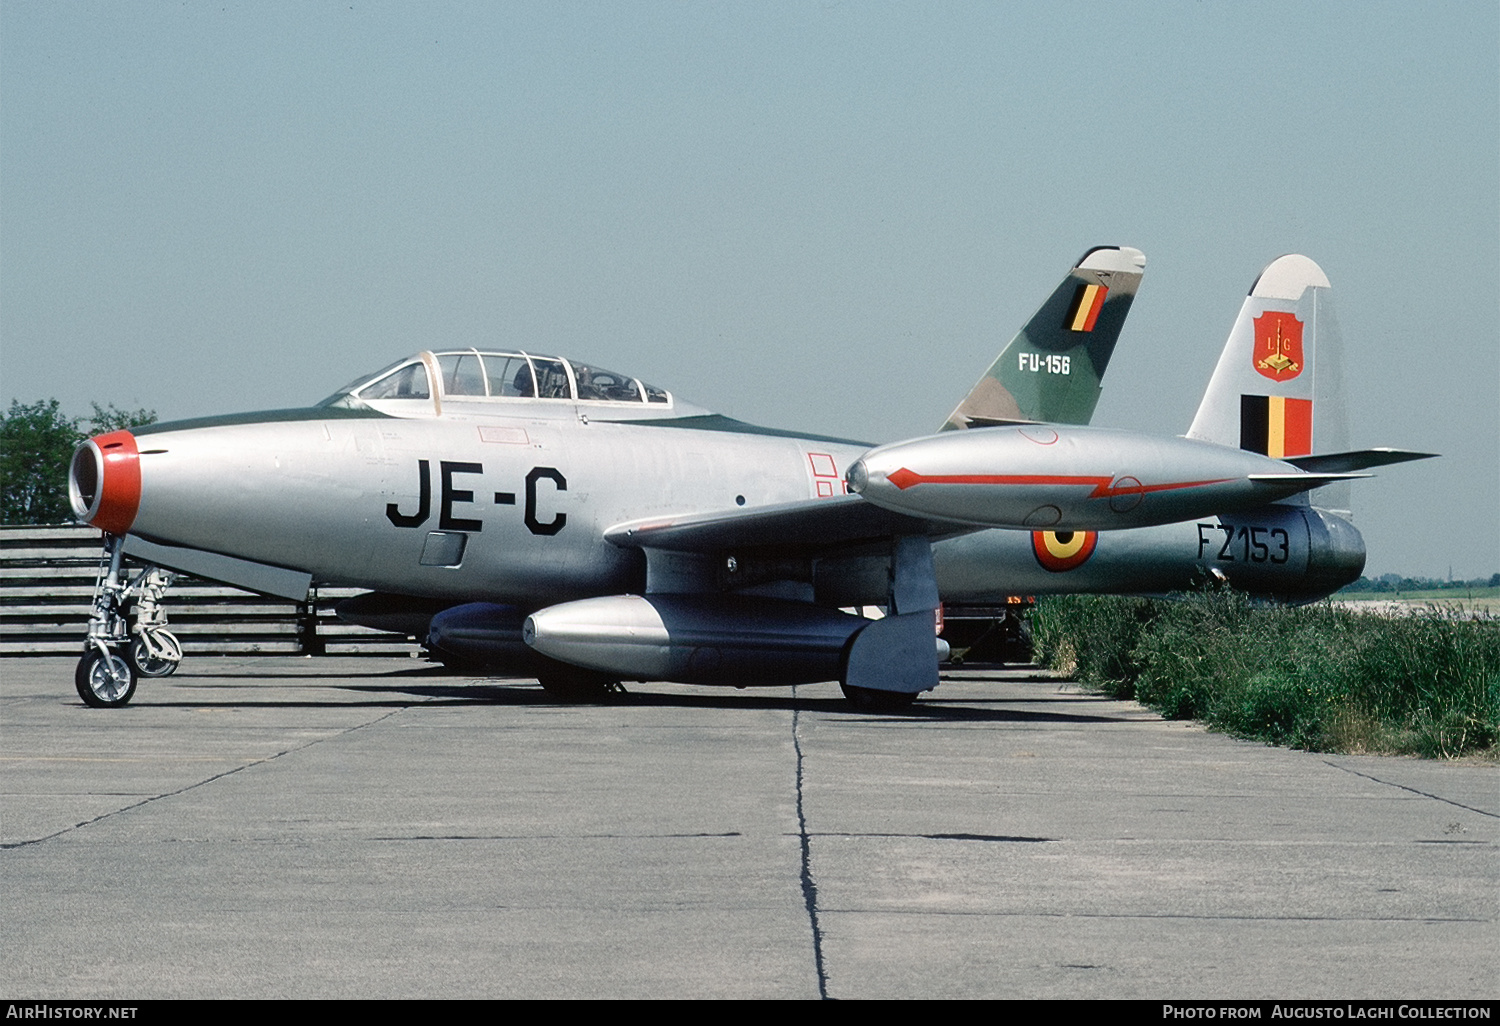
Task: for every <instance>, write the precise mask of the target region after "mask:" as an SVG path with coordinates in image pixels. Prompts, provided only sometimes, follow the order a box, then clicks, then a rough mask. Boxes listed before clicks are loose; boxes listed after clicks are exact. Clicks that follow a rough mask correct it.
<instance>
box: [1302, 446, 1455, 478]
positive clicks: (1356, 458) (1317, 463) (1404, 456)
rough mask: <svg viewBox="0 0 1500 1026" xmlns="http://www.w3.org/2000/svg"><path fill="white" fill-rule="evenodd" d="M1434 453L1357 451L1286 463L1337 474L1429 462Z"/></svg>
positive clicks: (1407, 450) (1408, 450) (1307, 457)
mask: <svg viewBox="0 0 1500 1026" xmlns="http://www.w3.org/2000/svg"><path fill="white" fill-rule="evenodd" d="M1438 455H1439V454H1438V453H1435V452H1414V451H1412V450H1410V449H1359V450H1357V451H1355V452H1331V453H1325V454H1323V455H1321V456H1292V457H1289V458H1288V459H1287V460H1286V462H1288V463H1290V464H1291V465H1292V466H1294V467H1298V468H1299V469H1302V470H1305V471H1307V472H1308V473H1309V474H1339V473H1346V472H1348V471H1351V470H1368V469H1369V468H1371V467H1384V466H1388V465H1390V464H1392V463H1406V462H1407V461H1409V460H1430V459H1433V458H1435V457H1437V456H1438Z"/></svg>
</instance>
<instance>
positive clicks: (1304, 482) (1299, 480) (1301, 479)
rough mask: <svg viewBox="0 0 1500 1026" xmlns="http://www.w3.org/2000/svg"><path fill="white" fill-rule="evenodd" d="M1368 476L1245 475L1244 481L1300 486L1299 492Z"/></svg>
mask: <svg viewBox="0 0 1500 1026" xmlns="http://www.w3.org/2000/svg"><path fill="white" fill-rule="evenodd" d="M1371 476H1372V475H1370V474H1306V473H1302V474H1247V475H1246V476H1245V477H1246V480H1249V481H1254V482H1256V483H1258V484H1273V485H1288V484H1300V485H1301V486H1302V487H1301V489H1299V490H1300V491H1307V490H1308V489H1311V488H1322V487H1323V486H1324V485H1328V484H1333V483H1334V482H1336V481H1355V480H1358V479H1359V478H1362V477H1371Z"/></svg>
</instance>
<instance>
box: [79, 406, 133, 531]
mask: <svg viewBox="0 0 1500 1026" xmlns="http://www.w3.org/2000/svg"><path fill="white" fill-rule="evenodd" d="M92 441H93V443H94V444H95V445H97V446H98V447H99V453H100V455H101V456H103V457H104V460H103V462H104V468H103V472H102V473H101V474H100V478H101V480H100V482H99V512H97V513H95V514H94V518H93V519H92V520H90V521H89V523H91V524H93V525H94V526H95V527H97V528H99V530H101V531H108V532H109V533H110V534H124V533H125V532H126V531H128V530H130V525H131V524H133V523H135V515H136V513H137V512H138V511H139V510H140V508H141V457H140V450H138V449H137V448H136V444H135V435H132V434H131V433H130V432H129V431H111V432H110V433H109V434H107V435H96V436H94V438H93V439H92Z"/></svg>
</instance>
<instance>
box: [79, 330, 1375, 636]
mask: <svg viewBox="0 0 1500 1026" xmlns="http://www.w3.org/2000/svg"><path fill="white" fill-rule="evenodd" d="M393 367H394V369H387V370H385V371H382V372H380V373H379V374H377V375H376V376H375V377H374V378H372V379H370V380H368V381H367V382H366V383H364V384H359V383H356V384H355V385H354V386H351V387H350V388H349V389H348V390H346V391H344V392H342V393H340V394H338V395H336V396H334V397H332V398H330V399H329V400H325V401H324V403H322V404H320V405H319V406H317V407H312V408H307V409H301V410H288V411H279V412H274V413H269V414H260V415H253V414H252V415H239V416H229V417H221V418H207V419H204V420H197V421H181V422H176V423H165V424H157V425H151V426H148V427H144V428H138V429H136V430H135V432H134V434H133V435H132V434H129V433H124V432H121V433H117V434H115V435H111V436H105V437H104V438H101V439H96V440H93V441H91V442H89V443H87V444H86V445H85V447H83V448H81V449H80V450H79V454H78V456H77V457H75V460H74V466H73V474H72V485H71V488H72V492H73V498H74V506H75V510H76V511H77V512H78V514H79V517H80V519H82V520H84V521H86V522H90V523H94V524H96V525H97V526H100V527H102V528H104V529H105V530H106V531H110V532H112V533H117V534H121V533H125V532H127V531H128V532H129V533H130V534H133V535H136V536H138V537H140V538H142V539H145V540H146V541H150V542H155V543H158V544H160V545H165V546H176V547H180V548H185V549H190V550H202V551H205V552H210V553H217V554H220V555H225V556H231V557H235V558H237V559H240V560H246V561H249V562H252V563H258V564H269V565H271V566H276V567H285V568H289V569H293V570H297V571H301V572H303V573H306V574H309V575H310V576H311V578H312V580H313V581H314V582H315V583H324V584H337V585H348V586H356V587H361V588H368V589H370V590H371V591H375V592H381V593H387V594H391V595H397V596H410V597H413V598H419V599H429V600H438V601H441V602H452V603H455V604H458V603H465V602H473V601H483V602H491V603H499V604H503V605H506V606H512V607H516V608H519V609H523V610H524V609H538V608H542V607H545V606H550V605H554V604H557V603H560V602H566V601H570V600H575V599H579V598H586V597H591V596H603V595H619V594H627V593H633V594H641V593H643V592H646V591H648V590H661V589H660V588H657V589H653V588H652V586H651V580H649V579H648V573H647V562H648V561H647V557H646V555H645V554H644V553H643V552H642V551H641V550H640V549H639V548H632V547H628V546H621V545H619V544H615V543H612V542H611V541H610V540H608V539H607V538H606V537H605V532H606V531H607V530H608V529H610V528H612V527H616V526H617V525H620V524H624V523H628V522H635V521H643V520H649V519H650V518H653V517H681V516H684V515H691V514H695V513H714V512H718V511H726V510H735V509H755V508H757V507H766V506H776V505H778V504H785V503H794V502H805V501H816V500H819V499H832V498H835V497H837V496H843V495H845V494H846V493H847V491H848V488H847V486H846V483H845V477H846V474H847V472H848V470H849V468H850V466H851V465H853V464H854V463H855V462H856V461H857V460H859V458H860V457H861V456H862V455H865V454H867V453H869V451H870V446H869V445H868V444H867V443H863V442H856V441H852V440H845V439H833V438H826V437H819V436H815V435H809V434H799V433H796V432H783V431H773V430H769V429H764V428H757V427H754V426H751V425H748V424H744V423H741V422H738V421H734V420H731V419H729V418H726V417H721V416H718V415H715V414H712V413H710V412H708V411H707V410H704V409H702V408H700V407H696V406H693V405H691V404H688V403H685V402H683V401H681V400H680V399H677V398H676V397H674V396H672V395H671V394H670V393H667V392H664V391H663V390H660V389H655V388H651V387H650V386H646V385H643V384H641V383H640V382H638V381H636V380H634V379H630V378H626V377H624V376H623V375H617V374H613V373H611V372H608V371H601V370H598V369H596V368H590V367H587V366H586V365H582V364H576V363H569V362H568V361H564V360H559V359H556V358H552V357H534V356H527V355H526V354H515V353H510V354H494V353H484V354H480V353H477V352H473V351H463V352H456V353H449V354H437V355H434V354H431V353H424V354H420V356H419V357H414V358H411V359H410V360H408V361H406V362H405V363H398V364H396V365H393ZM434 393H435V394H434ZM106 439H107V440H106ZM101 446H103V447H102V448H101ZM106 450H107V451H106ZM132 474H134V475H136V476H135V477H132V476H131V475H132ZM111 475H113V476H111ZM932 552H933V564H934V570H935V572H936V578H937V586H938V590H939V593H940V595H941V597H942V599H943V600H944V601H947V602H953V603H976V602H993V601H998V600H1002V599H1003V598H1004V597H1006V596H1009V595H1015V594H1049V593H1065V592H1114V593H1134V594H1160V593H1166V592H1170V591H1174V590H1179V589H1183V588H1188V587H1191V586H1193V585H1195V584H1200V583H1202V582H1204V581H1205V580H1207V579H1209V578H1212V577H1217V578H1221V579H1227V580H1228V581H1230V582H1231V583H1232V584H1234V585H1235V586H1237V587H1240V588H1243V589H1245V590H1248V591H1251V592H1253V593H1256V594H1261V595H1266V596H1271V597H1275V598H1279V599H1283V600H1291V601H1305V600H1307V599H1311V598H1316V597H1320V596H1322V595H1326V594H1328V593H1330V592H1331V591H1333V590H1335V589H1336V588H1338V587H1340V586H1341V585H1342V584H1344V583H1347V582H1348V581H1350V580H1353V579H1355V578H1356V577H1357V576H1358V575H1359V572H1360V570H1361V569H1362V567H1363V562H1364V545H1363V541H1362V539H1361V538H1360V537H1359V533H1358V531H1356V530H1355V529H1354V527H1353V526H1352V525H1350V524H1349V523H1348V522H1347V521H1345V520H1343V519H1341V518H1339V517H1336V516H1333V515H1331V514H1328V513H1325V512H1321V511H1319V510H1316V509H1314V508H1312V507H1310V506H1307V505H1298V504H1295V503H1288V504H1277V505H1269V506H1265V507H1262V508H1260V509H1255V510H1251V511H1250V512H1247V513H1240V514H1236V515H1233V516H1218V517H1204V518H1199V519H1197V520H1194V521H1188V522H1184V523H1174V524H1167V525H1163V526H1156V527H1144V528H1135V529H1122V530H1106V531H1099V532H1093V531H1074V532H1066V531H1030V530H1007V529H976V528H974V527H972V526H965V525H959V524H955V525H954V528H953V530H952V531H951V532H947V533H942V532H940V533H939V534H938V535H937V536H936V537H935V538H934V541H933V546H932ZM729 555H733V553H729ZM747 555H750V554H747ZM801 556H802V557H803V558H802V560H801V564H800V565H798V566H796V567H793V568H792V569H787V568H786V567H785V566H782V565H779V564H777V561H776V560H775V559H774V553H773V554H772V557H767V556H766V553H765V552H764V551H762V552H761V553H760V558H762V560H763V561H765V560H767V559H769V562H765V563H764V565H763V566H762V568H761V569H762V571H763V572H762V573H761V576H760V578H758V581H759V582H760V583H761V584H764V583H765V582H767V581H770V580H771V579H772V578H774V577H775V575H776V574H778V573H780V574H784V575H787V576H789V577H790V578H792V580H791V582H790V583H791V584H792V585H793V586H794V589H793V590H794V593H795V597H798V598H799V599H803V600H807V599H811V600H812V601H815V602H817V603H818V604H821V605H825V606H835V607H847V606H862V605H879V604H883V603H885V601H886V600H887V598H888V595H889V589H890V578H889V574H888V570H887V568H888V556H889V553H888V551H885V550H881V549H879V548H877V549H875V550H871V549H870V548H868V547H866V548H863V549H862V548H860V547H858V546H852V547H845V548H833V549H829V550H826V551H820V552H817V553H815V554H813V555H812V556H810V557H809V556H808V554H807V553H806V552H805V551H804V552H803V553H801ZM752 558H753V557H752ZM747 567H748V563H747ZM767 567H769V569H767ZM655 572H656V571H653V573H655ZM698 580H700V581H701V576H700V578H698ZM725 587H726V588H727V587H732V586H730V585H726V586H725ZM697 588H698V585H697V584H695V585H694V590H697ZM674 590H675V589H674Z"/></svg>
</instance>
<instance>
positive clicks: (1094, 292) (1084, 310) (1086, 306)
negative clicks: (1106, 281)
mask: <svg viewBox="0 0 1500 1026" xmlns="http://www.w3.org/2000/svg"><path fill="white" fill-rule="evenodd" d="M1107 295H1109V289H1107V288H1105V287H1104V286H1103V285H1086V284H1080V285H1079V286H1078V294H1077V295H1076V296H1074V297H1073V305H1072V306H1070V307H1069V308H1068V330H1069V331H1093V330H1094V322H1095V321H1097V320H1098V319H1099V311H1100V310H1101V309H1103V307H1104V297H1105V296H1107Z"/></svg>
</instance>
